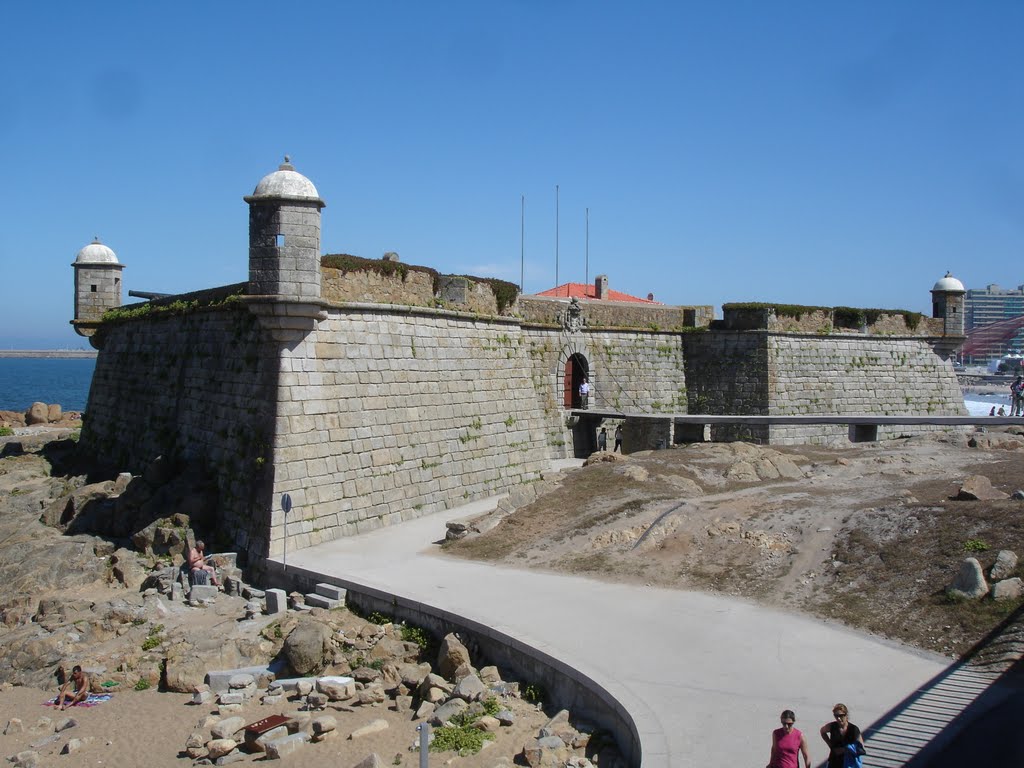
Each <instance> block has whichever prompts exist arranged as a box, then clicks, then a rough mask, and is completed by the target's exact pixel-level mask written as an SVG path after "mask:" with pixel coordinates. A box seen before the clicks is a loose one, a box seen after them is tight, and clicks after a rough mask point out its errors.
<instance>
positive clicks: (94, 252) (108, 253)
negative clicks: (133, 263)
mask: <svg viewBox="0 0 1024 768" xmlns="http://www.w3.org/2000/svg"><path fill="white" fill-rule="evenodd" d="M117 263H118V261H117V254H115V253H114V252H113V251H112V250H110V249H109V248H107V246H105V245H104V244H103V243H101V242H100V239H99V238H98V237H95V238H93V241H92V242H91V243H89V244H88V245H87V246H85V248H83V249H82V250H80V251H79V252H78V255H77V256H75V264H117Z"/></svg>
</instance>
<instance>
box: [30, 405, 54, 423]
mask: <svg viewBox="0 0 1024 768" xmlns="http://www.w3.org/2000/svg"><path fill="white" fill-rule="evenodd" d="M49 416H50V407H49V406H48V405H47V404H46V403H32V405H31V406H30V407H29V409H28V410H27V411H25V424H26V425H27V426H30V427H31V426H32V425H34V424H46V423H47V421H48V420H49Z"/></svg>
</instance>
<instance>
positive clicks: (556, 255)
mask: <svg viewBox="0 0 1024 768" xmlns="http://www.w3.org/2000/svg"><path fill="white" fill-rule="evenodd" d="M555 285H556V286H557V285H558V185H557V184H555Z"/></svg>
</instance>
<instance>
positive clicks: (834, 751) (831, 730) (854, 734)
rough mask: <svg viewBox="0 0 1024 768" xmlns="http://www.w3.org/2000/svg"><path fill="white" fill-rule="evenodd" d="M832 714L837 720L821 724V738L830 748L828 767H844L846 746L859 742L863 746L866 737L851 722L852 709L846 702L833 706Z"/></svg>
mask: <svg viewBox="0 0 1024 768" xmlns="http://www.w3.org/2000/svg"><path fill="white" fill-rule="evenodd" d="M832 716H833V717H834V718H835V720H833V721H832V722H831V723H825V725H823V726H821V738H822V741H824V742H825V743H826V744H828V748H829V754H828V768H843V760H844V757H845V755H846V746H847V745H848V744H855V743H859V744H860V745H861V747H863V746H864V737H863V736H862V735H861V733H860V728H858V727H857V726H856V725H854V724H853V723H851V722H850V711H849V710H848V709H847V708H846V705H845V704H836V705H835V706H834V707H832Z"/></svg>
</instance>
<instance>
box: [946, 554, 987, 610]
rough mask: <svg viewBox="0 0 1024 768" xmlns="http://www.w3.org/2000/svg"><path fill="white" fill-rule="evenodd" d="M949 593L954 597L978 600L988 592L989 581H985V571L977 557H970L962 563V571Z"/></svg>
mask: <svg viewBox="0 0 1024 768" xmlns="http://www.w3.org/2000/svg"><path fill="white" fill-rule="evenodd" d="M949 594H950V595H951V596H953V597H963V598H967V599H970V600H977V599H978V598H981V597H984V596H985V595H987V594H988V582H986V581H985V572H984V571H983V570H982V568H981V563H979V562H978V560H977V558H974V557H968V558H966V559H965V560H964V561H963V562H962V563H961V564H960V572H959V573H957V575H956V579H954V581H953V584H952V585H951V586H950V588H949Z"/></svg>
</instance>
